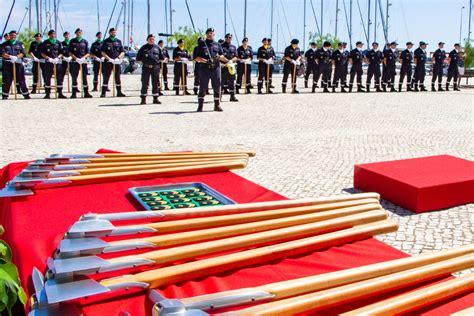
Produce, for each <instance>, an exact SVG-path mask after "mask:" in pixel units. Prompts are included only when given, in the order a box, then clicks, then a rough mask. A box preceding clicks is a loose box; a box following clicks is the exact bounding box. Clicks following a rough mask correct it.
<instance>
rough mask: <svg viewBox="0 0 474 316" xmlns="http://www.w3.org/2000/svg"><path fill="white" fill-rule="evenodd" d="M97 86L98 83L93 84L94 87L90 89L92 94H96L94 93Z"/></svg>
mask: <svg viewBox="0 0 474 316" xmlns="http://www.w3.org/2000/svg"><path fill="white" fill-rule="evenodd" d="M97 86H98V83H97V82H94V86H93V87H92V92H96V91H97Z"/></svg>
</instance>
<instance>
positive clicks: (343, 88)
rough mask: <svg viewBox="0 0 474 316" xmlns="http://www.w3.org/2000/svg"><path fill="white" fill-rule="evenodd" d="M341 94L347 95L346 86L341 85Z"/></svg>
mask: <svg viewBox="0 0 474 316" xmlns="http://www.w3.org/2000/svg"><path fill="white" fill-rule="evenodd" d="M341 93H347V90H346V89H345V87H344V85H341Z"/></svg>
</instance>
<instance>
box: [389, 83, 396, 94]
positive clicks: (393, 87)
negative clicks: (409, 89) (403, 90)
mask: <svg viewBox="0 0 474 316" xmlns="http://www.w3.org/2000/svg"><path fill="white" fill-rule="evenodd" d="M390 92H397V89H395V86H394V85H393V83H392V84H391V85H390Z"/></svg>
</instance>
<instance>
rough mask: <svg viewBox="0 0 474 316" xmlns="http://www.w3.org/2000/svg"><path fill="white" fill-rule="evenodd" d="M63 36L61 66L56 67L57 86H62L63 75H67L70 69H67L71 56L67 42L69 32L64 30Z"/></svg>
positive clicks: (69, 39) (69, 35)
mask: <svg viewBox="0 0 474 316" xmlns="http://www.w3.org/2000/svg"><path fill="white" fill-rule="evenodd" d="M63 36H64V41H62V42H61V45H62V47H63V57H62V59H63V60H62V63H61V67H60V68H58V69H59V70H58V72H57V74H58V80H59V81H58V82H59V84H58V88H61V89H62V88H63V83H64V77H66V76H69V73H70V69H69V63H70V62H71V59H72V58H71V56H69V42H70V41H71V34H70V33H69V32H68V31H66V32H64V33H63Z"/></svg>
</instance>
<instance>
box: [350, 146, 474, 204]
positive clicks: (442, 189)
mask: <svg viewBox="0 0 474 316" xmlns="http://www.w3.org/2000/svg"><path fill="white" fill-rule="evenodd" d="M354 187H355V188H357V189H360V190H363V191H372V192H378V193H379V194H380V195H381V197H382V198H383V199H385V200H387V201H390V202H392V203H395V204H397V205H400V206H402V207H404V208H406V209H409V210H412V211H414V212H417V213H422V212H426V211H433V210H439V209H443V208H448V207H453V206H458V205H463V204H468V203H474V162H473V161H470V160H466V159H461V158H458V157H454V156H449V155H440V156H430V157H423V158H413V159H403V160H394V161H385V162H376V163H366V164H357V165H355V166H354Z"/></svg>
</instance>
